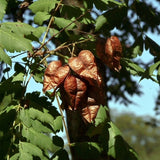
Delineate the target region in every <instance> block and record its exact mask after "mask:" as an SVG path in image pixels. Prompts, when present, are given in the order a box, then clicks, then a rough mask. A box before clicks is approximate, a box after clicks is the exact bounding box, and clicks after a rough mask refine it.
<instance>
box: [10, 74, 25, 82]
mask: <svg viewBox="0 0 160 160" xmlns="http://www.w3.org/2000/svg"><path fill="white" fill-rule="evenodd" d="M23 78H24V73H19V74H17V75H15V76H14V77H13V79H12V82H16V81H23Z"/></svg>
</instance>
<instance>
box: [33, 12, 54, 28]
mask: <svg viewBox="0 0 160 160" xmlns="http://www.w3.org/2000/svg"><path fill="white" fill-rule="evenodd" d="M50 16H51V15H49V14H48V13H47V12H37V13H36V15H35V16H34V22H35V23H36V24H39V25H42V24H43V22H44V21H46V20H48V19H49V18H50Z"/></svg>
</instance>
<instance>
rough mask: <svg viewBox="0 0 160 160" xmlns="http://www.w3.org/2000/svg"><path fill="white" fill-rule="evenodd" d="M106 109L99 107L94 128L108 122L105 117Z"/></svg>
mask: <svg viewBox="0 0 160 160" xmlns="http://www.w3.org/2000/svg"><path fill="white" fill-rule="evenodd" d="M107 112H108V108H107V107H106V106H100V108H99V110H98V113H97V116H96V118H95V126H96V127H97V126H98V125H99V124H101V123H104V122H106V121H107V120H108V116H107Z"/></svg>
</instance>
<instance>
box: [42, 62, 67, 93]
mask: <svg viewBox="0 0 160 160" xmlns="http://www.w3.org/2000/svg"><path fill="white" fill-rule="evenodd" d="M69 71H70V68H69V66H68V65H65V66H62V63H61V62H60V61H53V62H51V63H50V64H49V65H48V67H47V69H46V71H45V73H44V81H43V92H46V91H47V90H50V89H52V88H55V87H58V86H59V85H60V84H61V83H62V82H63V81H64V79H65V78H66V76H67V75H68V73H69Z"/></svg>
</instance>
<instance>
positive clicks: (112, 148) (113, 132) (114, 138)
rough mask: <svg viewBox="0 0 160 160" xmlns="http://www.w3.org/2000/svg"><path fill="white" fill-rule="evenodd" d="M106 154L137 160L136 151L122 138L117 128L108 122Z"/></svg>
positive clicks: (120, 159) (122, 159)
mask: <svg viewBox="0 0 160 160" xmlns="http://www.w3.org/2000/svg"><path fill="white" fill-rule="evenodd" d="M109 124H110V128H109V147H108V148H109V150H108V155H110V156H111V157H113V158H115V159H117V158H118V159H119V160H124V159H127V160H139V158H138V155H137V153H136V152H135V151H134V150H133V149H132V148H131V147H130V146H129V145H128V144H127V142H126V141H125V140H124V139H123V138H122V136H121V132H120V131H119V129H118V128H117V127H116V126H115V125H114V124H113V123H112V122H110V123H109Z"/></svg>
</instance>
